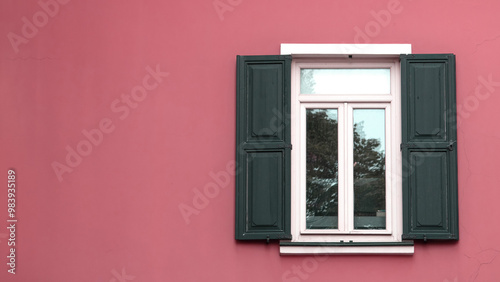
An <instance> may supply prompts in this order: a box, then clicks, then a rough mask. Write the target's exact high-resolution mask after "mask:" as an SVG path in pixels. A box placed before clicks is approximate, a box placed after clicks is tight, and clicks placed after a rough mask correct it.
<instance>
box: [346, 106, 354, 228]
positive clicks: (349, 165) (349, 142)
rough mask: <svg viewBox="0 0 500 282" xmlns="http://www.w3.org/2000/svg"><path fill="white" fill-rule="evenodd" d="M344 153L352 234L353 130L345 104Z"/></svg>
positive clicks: (348, 226) (351, 115)
mask: <svg viewBox="0 0 500 282" xmlns="http://www.w3.org/2000/svg"><path fill="white" fill-rule="evenodd" d="M346 109H347V110H346V130H345V132H346V138H345V139H346V152H347V158H346V159H345V160H344V165H345V167H346V179H347V182H346V184H347V185H346V186H345V190H346V194H347V197H346V204H347V209H346V215H347V216H346V219H347V232H352V231H353V230H354V191H353V187H354V183H353V181H354V176H353V175H354V174H353V163H354V161H353V158H354V156H353V150H354V145H353V144H354V138H353V137H354V132H353V131H354V130H353V107H352V105H350V104H347V103H346Z"/></svg>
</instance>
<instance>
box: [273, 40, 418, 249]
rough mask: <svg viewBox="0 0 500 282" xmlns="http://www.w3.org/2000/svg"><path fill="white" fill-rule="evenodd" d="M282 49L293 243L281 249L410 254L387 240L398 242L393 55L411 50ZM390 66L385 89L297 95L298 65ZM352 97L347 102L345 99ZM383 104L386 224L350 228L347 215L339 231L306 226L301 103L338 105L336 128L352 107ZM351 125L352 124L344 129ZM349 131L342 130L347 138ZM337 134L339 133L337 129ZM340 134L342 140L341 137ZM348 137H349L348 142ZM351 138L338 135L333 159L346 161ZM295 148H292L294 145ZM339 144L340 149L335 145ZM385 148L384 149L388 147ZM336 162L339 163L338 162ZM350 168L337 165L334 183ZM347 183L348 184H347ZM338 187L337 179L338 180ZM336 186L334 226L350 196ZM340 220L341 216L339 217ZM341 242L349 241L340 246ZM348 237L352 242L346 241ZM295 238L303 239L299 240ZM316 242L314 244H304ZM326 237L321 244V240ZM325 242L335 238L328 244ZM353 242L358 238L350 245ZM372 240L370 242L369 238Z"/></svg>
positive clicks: (397, 105) (397, 77) (397, 107)
mask: <svg viewBox="0 0 500 282" xmlns="http://www.w3.org/2000/svg"><path fill="white" fill-rule="evenodd" d="M281 50H282V52H281V53H282V54H290V55H292V56H293V60H292V94H291V96H292V98H291V107H292V111H291V117H292V122H291V125H292V131H291V133H292V144H294V145H295V144H298V145H296V146H294V150H292V191H291V192H292V193H291V201H292V203H291V210H292V214H291V232H292V238H293V239H292V241H291V242H294V243H298V244H297V245H292V246H290V245H281V246H280V252H281V253H282V254H308V253H328V254H335V253H343V254H345V253H358V254H359V253H362V254H363V253H366V254H374V253H383V254H388V253H391V254H412V253H413V245H411V246H408V245H404V246H399V245H390V244H387V243H397V242H402V240H401V235H402V230H403V226H402V224H403V219H402V212H403V209H402V188H401V186H402V183H401V181H402V179H401V175H402V174H401V163H402V161H401V152H400V150H399V146H398V144H400V143H401V100H400V99H401V93H400V91H401V86H400V82H401V71H400V64H399V55H400V54H407V53H411V45H410V44H357V45H355V44H282V45H281ZM332 66H334V67H335V68H390V69H391V93H390V94H367V95H326V94H307V95H300V69H301V68H332ZM351 103H352V104H351ZM374 104H377V107H376V108H385V109H386V111H385V114H386V140H385V141H386V187H388V188H386V216H387V217H386V229H385V230H354V228H353V226H352V223H351V221H352V220H351V219H352V217H349V215H347V218H348V220H346V221H345V222H343V224H344V227H342V228H341V229H344V230H339V231H333V230H319V229H318V230H313V229H306V222H305V214H306V213H305V207H306V205H305V201H306V195H305V194H306V191H305V189H303V187H304V186H303V185H304V184H303V182H304V179H305V171H306V170H305V161H304V160H305V109H306V108H336V107H338V117H339V122H338V125H339V132H340V131H341V130H342V132H344V129H345V128H344V127H347V128H352V116H351V115H352V109H353V107H354V108H374ZM348 130H352V129H348ZM351 135H352V134H347V136H350V137H349V138H352V136H351ZM339 136H340V134H339ZM342 139H343V140H342ZM349 141H350V142H349ZM350 143H352V140H348V139H347V138H339V161H340V160H342V159H344V157H346V156H345V154H347V155H348V156H347V162H349V161H352V144H350ZM295 148H296V149H295ZM341 148H344V149H341ZM389 149H390V150H389ZM339 167H340V166H339ZM350 173H352V169H347V171H345V170H344V169H343V168H342V171H340V168H339V183H341V182H344V183H345V181H346V180H348V179H350V178H352V177H351V175H350ZM301 183H302V184H301ZM349 185H350V184H349ZM339 187H340V184H339ZM340 193H341V189H340V188H339V227H340V224H341V219H340V218H341V216H343V218H346V217H344V215H345V214H346V212H350V211H352V209H350V208H347V206H348V205H345V204H341V203H340V200H341V199H352V195H346V196H347V197H344V195H340ZM348 193H351V194H352V191H351V192H348ZM342 221H343V220H342ZM341 242H349V244H346V245H345V246H343V245H342V243H341ZM351 242H353V243H351ZM301 243H305V244H304V245H301ZM311 243H313V244H314V243H317V245H307V244H311ZM322 243H326V244H322ZM329 243H339V244H337V245H328V244H329ZM357 243H360V244H358V245H356V244H357ZM369 243H373V244H369Z"/></svg>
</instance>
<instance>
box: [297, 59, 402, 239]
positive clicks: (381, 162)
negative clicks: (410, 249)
mask: <svg viewBox="0 0 500 282" xmlns="http://www.w3.org/2000/svg"><path fill="white" fill-rule="evenodd" d="M399 73H400V71H399V60H396V59H394V58H389V59H376V60H367V59H359V58H335V59H324V58H323V59H320V60H314V59H297V60H294V61H293V63H292V89H291V93H292V94H291V105H292V108H291V132H292V144H297V146H296V149H294V150H292V171H293V172H297V173H293V174H292V183H291V185H292V188H291V190H292V204H294V203H296V204H295V205H292V226H294V225H299V226H298V230H297V228H293V230H292V236H293V237H294V238H295V239H296V240H318V239H322V240H331V239H333V238H332V237H333V236H330V238H322V236H311V235H313V234H314V235H336V236H335V237H337V239H336V241H337V242H338V241H340V240H344V241H350V240H353V241H358V240H359V238H357V237H359V236H355V235H360V234H377V235H381V234H392V229H393V227H394V228H396V229H397V228H399V229H401V228H400V226H401V224H400V223H399V222H396V221H397V220H399V221H401V217H395V216H394V213H396V214H400V213H401V209H400V206H401V197H400V196H401V193H399V194H398V192H400V191H401V183H400V182H399V183H397V181H394V180H393V179H392V177H391V176H392V175H393V173H392V172H393V169H396V168H397V167H399V166H398V164H397V162H398V160H397V159H396V158H397V157H398V155H399V154H400V152H399V148H397V147H396V146H393V145H392V144H399V143H400V136H401V132H400V130H398V129H399V128H400V120H401V118H400V116H401V115H400V110H399V105H400V102H399V97H400V92H399V88H400V87H399ZM396 149H397V150H396ZM398 159H399V161H400V160H401V158H398ZM394 174H395V173H394ZM393 195H395V197H393ZM397 195H399V197H397ZM393 219H394V221H393ZM399 234H401V232H399ZM346 235H354V236H346ZM307 237H311V238H310V239H307ZM318 237H319V238H318ZM323 237H324V236H323ZM377 238H379V240H384V241H387V240H389V239H390V240H391V241H394V238H392V237H391V238H386V237H385V236H384V237H381V236H378V237H377ZM372 239H373V238H372ZM362 240H364V241H366V238H365V239H362Z"/></svg>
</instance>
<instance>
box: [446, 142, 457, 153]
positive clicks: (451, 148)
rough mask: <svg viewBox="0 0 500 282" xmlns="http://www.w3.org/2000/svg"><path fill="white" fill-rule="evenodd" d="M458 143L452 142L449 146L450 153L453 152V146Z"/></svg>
mask: <svg viewBox="0 0 500 282" xmlns="http://www.w3.org/2000/svg"><path fill="white" fill-rule="evenodd" d="M455 143H457V141H455V140H454V141H451V142H450V144H448V151H453V144H455Z"/></svg>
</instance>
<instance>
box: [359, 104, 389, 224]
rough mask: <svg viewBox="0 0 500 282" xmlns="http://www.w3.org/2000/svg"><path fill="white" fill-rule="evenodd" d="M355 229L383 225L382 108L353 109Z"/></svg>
mask: <svg viewBox="0 0 500 282" xmlns="http://www.w3.org/2000/svg"><path fill="white" fill-rule="evenodd" d="M353 123H354V130H353V131H354V132H353V133H354V136H353V137H354V138H353V141H354V152H353V159H354V163H353V172H354V176H353V177H354V179H353V182H354V229H385V226H386V224H385V112H384V109H354V110H353Z"/></svg>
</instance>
